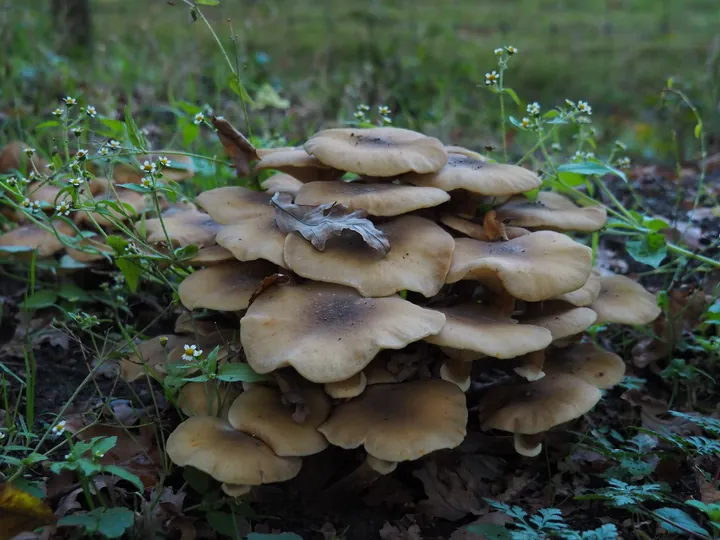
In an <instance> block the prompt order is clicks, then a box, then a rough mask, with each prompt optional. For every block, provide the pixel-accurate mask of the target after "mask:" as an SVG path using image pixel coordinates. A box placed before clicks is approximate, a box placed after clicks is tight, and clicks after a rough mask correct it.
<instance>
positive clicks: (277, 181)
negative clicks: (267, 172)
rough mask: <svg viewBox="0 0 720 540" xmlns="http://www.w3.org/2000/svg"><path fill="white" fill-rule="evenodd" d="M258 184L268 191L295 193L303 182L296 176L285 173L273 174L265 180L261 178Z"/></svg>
mask: <svg viewBox="0 0 720 540" xmlns="http://www.w3.org/2000/svg"><path fill="white" fill-rule="evenodd" d="M260 186H261V187H262V188H263V189H264V190H265V191H266V192H268V193H271V194H274V193H290V194H292V195H295V194H297V192H298V191H299V190H300V188H301V187H302V186H303V183H302V182H301V181H300V180H298V179H297V178H295V177H293V176H290V175H289V174H285V173H277V174H273V175H272V176H271V177H270V178H268V179H267V180H263V182H262V184H260Z"/></svg>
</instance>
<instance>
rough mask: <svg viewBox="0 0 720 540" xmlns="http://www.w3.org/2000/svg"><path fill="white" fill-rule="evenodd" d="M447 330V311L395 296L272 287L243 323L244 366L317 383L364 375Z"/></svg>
mask: <svg viewBox="0 0 720 540" xmlns="http://www.w3.org/2000/svg"><path fill="white" fill-rule="evenodd" d="M444 324H445V316H444V315H443V314H442V313H438V312H436V311H431V310H428V309H424V308H421V307H419V306H416V305H415V304H412V303H411V302H408V301H406V300H403V299H402V298H400V297H398V296H390V297H387V298H364V297H362V296H361V295H360V294H359V293H358V292H357V291H355V290H354V289H351V288H348V287H342V286H339V285H326V284H323V283H306V284H303V285H278V286H275V287H272V288H270V289H267V290H266V291H265V292H263V293H262V294H261V295H260V296H258V297H257V299H256V300H255V302H253V304H252V305H251V306H250V307H249V308H248V310H247V312H246V314H245V316H244V317H243V318H242V319H241V321H240V338H241V341H242V344H243V348H244V350H245V354H246V357H247V361H248V363H249V364H250V366H251V367H252V368H253V369H254V370H255V371H256V372H258V373H263V374H264V373H269V372H271V371H274V370H276V369H279V368H283V367H288V366H292V367H294V368H295V369H296V370H297V371H298V372H299V373H300V374H301V375H302V376H303V377H304V378H305V379H307V380H309V381H312V382H316V383H330V382H338V381H342V380H345V379H348V378H350V377H352V376H353V375H355V374H356V373H358V372H359V371H361V370H362V369H363V368H364V367H365V366H366V365H368V364H369V363H370V361H371V360H372V359H373V358H374V357H375V355H376V354H377V353H378V352H380V351H381V350H383V349H401V348H403V347H405V346H406V345H408V344H409V343H412V342H414V341H418V340H420V339H422V338H424V337H426V336H429V335H431V334H437V333H438V332H440V330H441V329H442V327H443V325H444Z"/></svg>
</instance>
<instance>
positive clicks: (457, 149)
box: [445, 145, 487, 161]
mask: <svg viewBox="0 0 720 540" xmlns="http://www.w3.org/2000/svg"><path fill="white" fill-rule="evenodd" d="M445 151H446V152H447V153H448V155H450V154H460V155H461V156H466V157H469V158H472V159H476V160H478V161H487V158H486V157H485V156H483V155H482V154H480V153H478V152H475V151H473V150H468V149H467V148H464V147H462V146H453V145H449V146H448V145H446V146H445Z"/></svg>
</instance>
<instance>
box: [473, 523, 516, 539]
mask: <svg viewBox="0 0 720 540" xmlns="http://www.w3.org/2000/svg"><path fill="white" fill-rule="evenodd" d="M467 530H468V531H469V532H471V533H473V534H482V535H483V536H484V538H487V540H510V539H511V538H512V536H511V535H510V531H508V530H507V529H506V528H505V527H503V526H502V525H493V524H492V523H483V524H481V525H470V526H469V527H468V528H467Z"/></svg>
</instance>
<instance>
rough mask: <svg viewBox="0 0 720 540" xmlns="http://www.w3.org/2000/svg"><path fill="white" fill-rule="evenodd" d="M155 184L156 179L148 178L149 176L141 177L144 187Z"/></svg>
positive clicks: (141, 183)
mask: <svg viewBox="0 0 720 540" xmlns="http://www.w3.org/2000/svg"><path fill="white" fill-rule="evenodd" d="M154 184H155V181H154V180H153V179H152V178H148V177H147V176H143V177H142V178H141V179H140V185H141V186H142V187H144V188H148V189H150V188H151V187H153V185H154Z"/></svg>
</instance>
